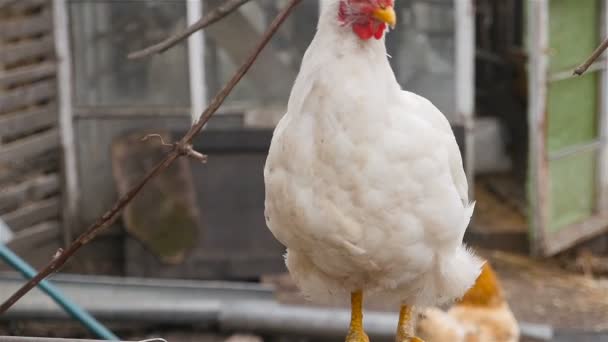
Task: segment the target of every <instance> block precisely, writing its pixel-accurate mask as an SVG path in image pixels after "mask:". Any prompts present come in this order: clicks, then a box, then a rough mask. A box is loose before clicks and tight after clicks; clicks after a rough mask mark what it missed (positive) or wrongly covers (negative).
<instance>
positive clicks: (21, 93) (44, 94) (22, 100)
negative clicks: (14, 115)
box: [0, 80, 57, 113]
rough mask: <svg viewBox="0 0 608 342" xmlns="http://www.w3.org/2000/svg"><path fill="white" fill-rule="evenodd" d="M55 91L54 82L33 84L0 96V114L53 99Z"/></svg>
mask: <svg viewBox="0 0 608 342" xmlns="http://www.w3.org/2000/svg"><path fill="white" fill-rule="evenodd" d="M56 91H57V86H56V84H55V80H49V81H42V82H37V83H33V84H31V85H28V86H23V87H19V88H16V89H14V90H11V91H8V92H6V93H4V94H1V95H0V113H6V112H11V111H13V110H16V109H19V108H22V107H26V106H31V105H35V104H38V103H40V102H42V101H44V100H48V99H53V98H54V97H55V94H56Z"/></svg>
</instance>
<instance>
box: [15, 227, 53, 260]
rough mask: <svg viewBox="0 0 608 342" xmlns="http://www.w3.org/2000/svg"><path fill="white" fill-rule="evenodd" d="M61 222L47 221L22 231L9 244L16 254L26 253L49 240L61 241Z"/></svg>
mask: <svg viewBox="0 0 608 342" xmlns="http://www.w3.org/2000/svg"><path fill="white" fill-rule="evenodd" d="M59 233H60V230H59V222H58V221H46V222H42V223H39V224H37V225H34V226H32V227H29V228H25V229H23V230H21V231H20V232H19V233H18V234H16V235H15V237H14V238H13V239H12V240H11V241H10V242H9V243H8V247H10V248H11V249H12V250H13V251H14V252H15V253H21V252H26V251H28V250H31V249H32V248H35V247H37V246H39V245H40V244H43V243H45V242H47V241H49V240H58V239H59Z"/></svg>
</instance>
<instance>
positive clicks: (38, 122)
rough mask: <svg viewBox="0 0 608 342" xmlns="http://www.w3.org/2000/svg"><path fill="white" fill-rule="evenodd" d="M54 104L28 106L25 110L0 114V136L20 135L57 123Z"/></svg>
mask: <svg viewBox="0 0 608 342" xmlns="http://www.w3.org/2000/svg"><path fill="white" fill-rule="evenodd" d="M57 120H58V118H57V108H56V106H55V104H50V105H46V106H40V107H30V108H28V109H27V110H25V111H18V112H14V113H11V114H5V115H0V137H1V136H21V135H23V134H26V133H29V132H34V131H39V130H41V129H42V128H45V127H50V126H54V125H56V124H57Z"/></svg>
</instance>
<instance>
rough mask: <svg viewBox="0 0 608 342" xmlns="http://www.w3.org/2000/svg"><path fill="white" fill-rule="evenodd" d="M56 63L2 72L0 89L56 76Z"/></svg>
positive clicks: (0, 72) (0, 73) (0, 74)
mask: <svg viewBox="0 0 608 342" xmlns="http://www.w3.org/2000/svg"><path fill="white" fill-rule="evenodd" d="M56 71H57V69H56V66H55V62H45V63H40V64H36V65H32V66H26V67H22V68H16V69H11V70H8V71H0V87H2V86H12V85H16V84H24V83H29V82H34V81H39V80H41V79H43V78H48V77H50V76H54V75H55V72H56Z"/></svg>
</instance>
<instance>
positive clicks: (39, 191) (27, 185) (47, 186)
mask: <svg viewBox="0 0 608 342" xmlns="http://www.w3.org/2000/svg"><path fill="white" fill-rule="evenodd" d="M59 184H60V182H59V176H58V175H57V174H49V175H41V176H38V177H35V178H32V179H28V180H26V181H25V182H23V183H20V184H17V185H15V186H12V187H7V188H4V187H3V189H2V191H0V212H6V211H9V210H15V209H16V208H17V207H19V205H21V204H23V203H25V202H31V201H39V200H42V199H43V198H46V197H49V196H50V195H53V194H56V193H58V192H59Z"/></svg>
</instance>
